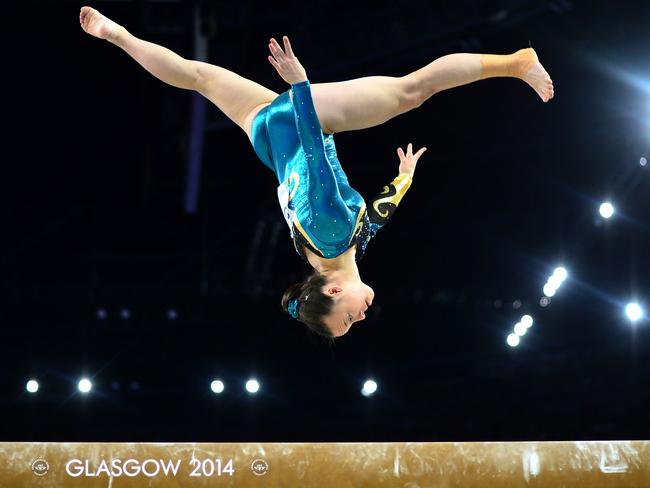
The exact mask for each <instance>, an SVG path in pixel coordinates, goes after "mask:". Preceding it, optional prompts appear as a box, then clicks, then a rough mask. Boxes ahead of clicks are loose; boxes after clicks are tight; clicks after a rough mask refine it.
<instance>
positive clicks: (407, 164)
mask: <svg viewBox="0 0 650 488" xmlns="http://www.w3.org/2000/svg"><path fill="white" fill-rule="evenodd" d="M426 150H427V148H426V147H423V148H422V149H420V150H419V151H418V152H416V153H415V154H413V145H412V144H411V143H410V142H409V145H408V147H407V150H406V154H404V151H402V148H401V147H398V148H397V155H398V156H399V160H400V163H399V172H400V174H401V173H407V174H409V175H411V176H413V173H414V172H415V166H416V165H417V164H418V159H420V156H422V154H424V151H426Z"/></svg>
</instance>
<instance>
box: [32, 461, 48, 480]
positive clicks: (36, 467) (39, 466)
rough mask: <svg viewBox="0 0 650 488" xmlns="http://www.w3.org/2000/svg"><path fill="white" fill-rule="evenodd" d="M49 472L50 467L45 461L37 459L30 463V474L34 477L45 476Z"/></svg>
mask: <svg viewBox="0 0 650 488" xmlns="http://www.w3.org/2000/svg"><path fill="white" fill-rule="evenodd" d="M49 470H50V465H49V464H47V461H46V460H45V459H37V460H36V461H34V462H33V463H32V473H34V474H35V475H36V476H45V475H46V474H47V472H48V471H49Z"/></svg>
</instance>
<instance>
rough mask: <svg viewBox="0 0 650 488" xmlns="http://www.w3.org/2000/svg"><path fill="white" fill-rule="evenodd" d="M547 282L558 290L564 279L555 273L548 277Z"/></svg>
mask: <svg viewBox="0 0 650 488" xmlns="http://www.w3.org/2000/svg"><path fill="white" fill-rule="evenodd" d="M546 284H548V285H550V286H552V287H553V288H555V289H556V290H557V289H558V288H559V287H560V285H561V284H562V280H561V279H560V277H559V276H556V275H553V276H551V277H550V278H549V279H548V281H547V282H546Z"/></svg>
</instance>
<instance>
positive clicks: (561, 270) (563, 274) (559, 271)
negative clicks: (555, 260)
mask: <svg viewBox="0 0 650 488" xmlns="http://www.w3.org/2000/svg"><path fill="white" fill-rule="evenodd" d="M553 276H555V277H556V278H557V279H558V280H560V283H562V282H563V281H564V280H566V279H567V276H569V273H568V272H567V270H566V268H565V267H563V266H558V267H557V268H555V271H553Z"/></svg>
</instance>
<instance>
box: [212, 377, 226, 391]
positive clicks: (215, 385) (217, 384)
mask: <svg viewBox="0 0 650 488" xmlns="http://www.w3.org/2000/svg"><path fill="white" fill-rule="evenodd" d="M225 388H226V387H225V385H224V384H223V381H220V380H214V381H213V382H212V383H210V389H211V390H212V391H213V392H215V393H222V392H223V390H225Z"/></svg>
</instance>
